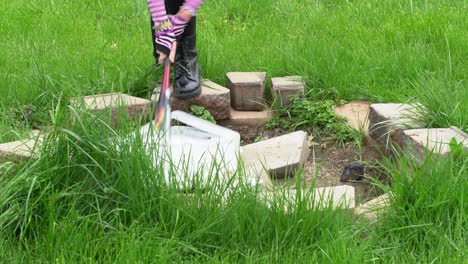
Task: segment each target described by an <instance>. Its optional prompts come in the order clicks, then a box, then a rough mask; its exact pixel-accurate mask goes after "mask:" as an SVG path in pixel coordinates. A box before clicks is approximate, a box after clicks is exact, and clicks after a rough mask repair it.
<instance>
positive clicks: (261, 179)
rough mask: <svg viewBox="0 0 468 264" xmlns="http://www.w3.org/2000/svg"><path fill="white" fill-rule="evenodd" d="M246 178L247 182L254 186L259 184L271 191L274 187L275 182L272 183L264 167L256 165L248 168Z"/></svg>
mask: <svg viewBox="0 0 468 264" xmlns="http://www.w3.org/2000/svg"><path fill="white" fill-rule="evenodd" d="M245 177H246V179H247V181H248V182H249V183H250V184H252V185H256V184H259V185H260V186H262V187H264V188H267V189H270V188H272V187H273V182H272V181H271V178H270V176H268V172H267V171H266V170H265V168H264V167H263V166H259V165H255V164H254V165H251V166H248V167H246V168H245Z"/></svg>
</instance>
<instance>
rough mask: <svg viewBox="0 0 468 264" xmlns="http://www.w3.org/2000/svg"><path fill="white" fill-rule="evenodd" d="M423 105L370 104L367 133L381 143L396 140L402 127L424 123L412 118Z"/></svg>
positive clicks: (418, 126) (411, 126)
mask: <svg viewBox="0 0 468 264" xmlns="http://www.w3.org/2000/svg"><path fill="white" fill-rule="evenodd" d="M422 108H423V107H422V106H420V105H409V104H372V105H371V106H370V109H369V135H370V136H371V137H372V138H373V139H375V140H377V142H379V143H380V144H382V145H385V146H388V145H390V144H391V143H392V142H391V141H392V140H393V141H396V142H398V141H399V139H398V136H399V135H400V132H401V131H402V130H403V129H408V128H421V127H424V124H421V123H419V122H417V121H415V120H414V119H412V117H413V118H415V117H417V116H418V115H419V113H418V111H421V109H422Z"/></svg>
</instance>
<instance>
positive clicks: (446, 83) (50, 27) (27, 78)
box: [0, 0, 468, 142]
mask: <svg viewBox="0 0 468 264" xmlns="http://www.w3.org/2000/svg"><path fill="white" fill-rule="evenodd" d="M465 10H466V1H464V0H445V1H444V0H442V1H435V0H426V1H422V0H417V1H416V0H405V1H403V0H390V1H385V3H382V1H377V0H371V1H364V0H359V1H336V0H327V1H305V2H291V1H279V0H277V1H269V0H258V1H251V2H249V3H244V2H240V1H238V0H227V1H214V0H212V1H207V2H206V3H205V4H204V5H203V7H202V9H201V10H200V12H199V23H198V27H199V37H198V43H199V51H200V56H199V57H200V63H201V66H202V72H203V77H206V78H209V79H212V80H213V81H216V82H218V83H220V84H224V82H225V77H224V76H225V73H226V72H228V71H266V72H267V73H268V75H269V76H284V75H290V74H294V75H302V76H304V77H305V78H306V79H307V80H308V89H309V90H310V91H311V94H312V95H314V97H315V98H325V99H336V98H338V99H344V100H355V99H370V100H374V101H379V102H386V101H402V102H404V101H414V100H419V101H422V102H423V103H427V104H429V105H427V106H428V108H429V109H430V110H431V113H430V114H429V115H428V116H431V118H433V119H436V120H437V122H431V124H433V125H434V126H448V125H454V124H455V125H458V126H460V127H461V128H462V129H463V130H465V131H466V129H467V128H466V127H467V122H466V113H467V111H468V110H467V109H468V107H467V106H466V103H463V102H466V101H468V97H467V92H466V91H467V85H466V79H467V72H468V67H467V63H466V57H467V55H468V54H467V50H468V46H467V45H468V44H467V43H468V41H467V40H468V39H467V37H466V36H468V32H467V30H466V28H468V25H467V23H466V19H464V17H465V16H464V11H465ZM0 15H1V17H2V20H1V21H0V33H1V34H2V35H3V36H6V38H5V39H4V40H3V41H2V42H0V50H2V55H1V56H0V72H1V75H0V87H2V89H1V91H0V112H2V113H4V114H2V116H7V115H10V113H11V112H13V111H14V110H18V109H19V108H21V107H23V106H25V105H34V106H35V107H36V109H37V114H36V116H37V119H39V121H41V122H45V123H47V122H48V121H49V119H48V115H47V111H48V109H49V108H50V104H51V103H50V102H51V101H52V100H53V99H55V98H56V97H57V96H58V95H59V94H63V95H64V96H65V98H69V97H72V96H79V95H82V94H92V93H100V92H110V91H123V92H127V93H131V94H136V95H140V96H142V95H143V96H144V95H147V94H148V92H149V91H150V90H151V87H153V86H154V84H155V81H156V80H157V79H158V78H159V76H160V74H154V71H152V70H151V69H152V64H153V61H154V59H153V58H152V55H151V54H152V47H151V36H150V32H149V28H148V24H149V22H148V20H149V14H148V11H147V7H146V1H121V2H118V3H117V2H111V1H96V0H87V1H81V2H79V3H78V2H76V3H75V2H63V1H44V0H19V1H3V2H2V3H1V4H0ZM148 74H149V75H148ZM430 91H435V92H436V93H432V92H430ZM448 95H450V97H448ZM428 96H429V97H428ZM440 97H442V98H440ZM444 98H447V99H449V100H445V99H444ZM65 101H66V100H65ZM440 103H443V107H442V108H441V107H440ZM44 113H45V114H44ZM10 119H15V117H11V118H10ZM12 123H14V122H12V121H11V120H3V118H2V120H1V122H0V132H1V133H0V135H2V136H1V138H0V142H2V141H8V140H12V139H15V137H14V136H13V135H11V133H8V132H9V131H11V130H15V131H17V130H21V126H20V127H15V126H14V124H12ZM5 133H6V136H3V135H4V134H5Z"/></svg>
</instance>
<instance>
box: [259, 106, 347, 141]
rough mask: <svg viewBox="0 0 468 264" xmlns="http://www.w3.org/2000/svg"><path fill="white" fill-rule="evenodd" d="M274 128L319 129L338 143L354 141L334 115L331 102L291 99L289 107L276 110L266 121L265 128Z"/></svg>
mask: <svg viewBox="0 0 468 264" xmlns="http://www.w3.org/2000/svg"><path fill="white" fill-rule="evenodd" d="M276 127H281V128H285V129H296V128H298V127H310V128H320V129H323V130H325V132H327V133H331V134H332V136H331V138H332V139H334V140H336V141H338V142H339V143H344V142H346V141H349V140H352V139H354V136H355V134H356V133H354V131H353V130H352V128H350V127H349V126H348V125H347V124H345V123H344V122H343V121H342V120H341V119H340V118H339V117H338V116H337V115H336V113H335V104H334V102H333V101H331V100H324V101H312V100H310V99H308V98H299V97H296V98H293V99H292V103H291V105H290V106H289V107H287V108H283V109H279V110H277V111H276V114H275V116H274V117H273V118H272V119H270V120H268V122H267V128H276Z"/></svg>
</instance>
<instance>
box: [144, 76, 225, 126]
mask: <svg viewBox="0 0 468 264" xmlns="http://www.w3.org/2000/svg"><path fill="white" fill-rule="evenodd" d="M201 88H202V93H201V94H200V95H199V96H197V97H194V98H189V99H177V98H176V97H174V96H171V109H172V110H173V111H176V110H181V111H185V112H191V110H190V107H191V106H192V105H198V106H203V107H204V108H205V109H206V110H208V111H209V112H210V113H211V115H212V116H213V117H214V119H216V120H224V119H227V118H229V114H230V109H231V95H230V91H229V89H227V88H226V87H223V86H221V85H219V84H217V83H214V82H212V81H210V80H202V82H201ZM157 90H158V91H159V89H157ZM171 90H172V87H171ZM158 98H159V92H157V93H156V94H153V96H152V97H151V100H152V101H156V100H157V99H158Z"/></svg>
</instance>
